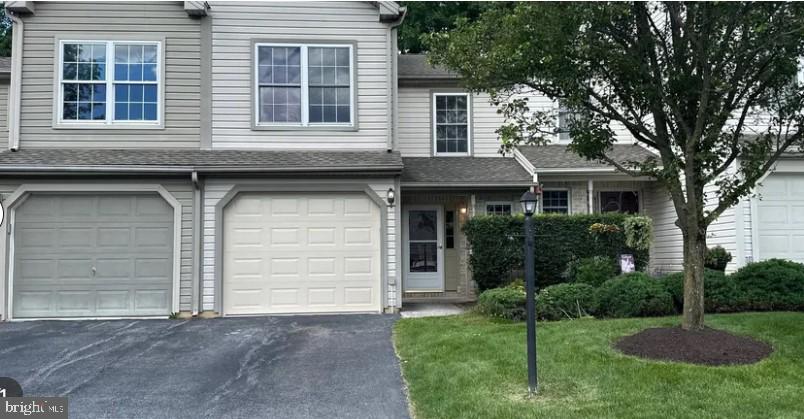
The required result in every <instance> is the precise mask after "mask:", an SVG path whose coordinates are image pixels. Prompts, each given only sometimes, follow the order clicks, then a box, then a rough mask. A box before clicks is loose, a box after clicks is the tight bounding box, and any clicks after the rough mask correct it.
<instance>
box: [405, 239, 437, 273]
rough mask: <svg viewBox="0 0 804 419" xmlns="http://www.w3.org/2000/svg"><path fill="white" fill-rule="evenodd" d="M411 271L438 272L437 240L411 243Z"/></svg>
mask: <svg viewBox="0 0 804 419" xmlns="http://www.w3.org/2000/svg"><path fill="white" fill-rule="evenodd" d="M410 272H438V257H437V253H436V243H435V242H429V243H411V244H410Z"/></svg>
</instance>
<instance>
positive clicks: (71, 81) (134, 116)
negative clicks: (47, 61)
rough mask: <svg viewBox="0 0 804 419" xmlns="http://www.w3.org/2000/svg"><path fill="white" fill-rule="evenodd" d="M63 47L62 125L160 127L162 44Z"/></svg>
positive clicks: (76, 44)
mask: <svg viewBox="0 0 804 419" xmlns="http://www.w3.org/2000/svg"><path fill="white" fill-rule="evenodd" d="M59 45H60V48H59V67H60V68H59V92H58V94H59V98H58V103H59V113H58V120H59V123H61V124H65V125H69V124H76V123H89V124H93V125H104V124H105V125H116V124H123V125H127V124H148V125H153V124H158V123H159V121H160V107H161V103H162V101H161V97H160V96H161V94H160V83H161V82H162V81H161V75H160V72H161V59H160V47H161V45H160V43H159V42H131V41H62V42H60V44H59Z"/></svg>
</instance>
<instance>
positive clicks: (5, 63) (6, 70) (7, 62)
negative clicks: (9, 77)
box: [0, 57, 11, 74]
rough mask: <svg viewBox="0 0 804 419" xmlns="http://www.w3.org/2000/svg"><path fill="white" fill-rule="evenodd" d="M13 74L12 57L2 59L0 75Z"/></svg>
mask: <svg viewBox="0 0 804 419" xmlns="http://www.w3.org/2000/svg"><path fill="white" fill-rule="evenodd" d="M10 73H11V57H0V74H10Z"/></svg>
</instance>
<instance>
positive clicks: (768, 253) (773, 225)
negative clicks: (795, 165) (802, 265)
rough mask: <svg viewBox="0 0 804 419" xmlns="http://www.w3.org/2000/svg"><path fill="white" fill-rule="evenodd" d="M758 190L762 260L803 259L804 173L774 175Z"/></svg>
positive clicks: (758, 236)
mask: <svg viewBox="0 0 804 419" xmlns="http://www.w3.org/2000/svg"><path fill="white" fill-rule="evenodd" d="M758 191H759V194H760V197H761V199H760V200H759V201H757V216H756V220H757V226H756V229H757V238H758V243H757V251H758V253H759V259H761V260H765V259H771V258H781V259H790V260H794V261H797V262H804V234H803V233H802V232H804V174H784V173H775V174H772V175H770V176H768V177H767V179H765V180H764V181H763V182H762V185H761V186H760V187H759V189H758Z"/></svg>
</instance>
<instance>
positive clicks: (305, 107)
mask: <svg viewBox="0 0 804 419" xmlns="http://www.w3.org/2000/svg"><path fill="white" fill-rule="evenodd" d="M260 47H295V48H299V54H300V60H301V61H300V67H301V68H300V70H299V71H300V73H301V74H300V75H299V76H300V79H301V123H295V122H260V68H259V66H260V60H259V50H260ZM311 47H312V48H349V121H350V122H349V123H348V124H347V123H331V122H310V109H309V106H310V103H309V94H310V92H309V87H310V82H309V80H308V77H309V75H308V72H309V69H308V67H307V56H308V54H307V49H308V48H311ZM253 48H254V49H253V51H252V54H253V55H252V68H251V71H252V74H253V77H252V89H253V92H252V96H253V97H254V100H253V103H252V105H251V107H252V109H253V111H254V115H253V117H254V127H256V128H266V127H267V128H321V127H339V128H353V127H355V126H356V124H355V82H356V80H357V77H356V73H357V71H356V70H355V53H354V45H353V44H326V43H287V42H284V43H283V42H254V43H253Z"/></svg>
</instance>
